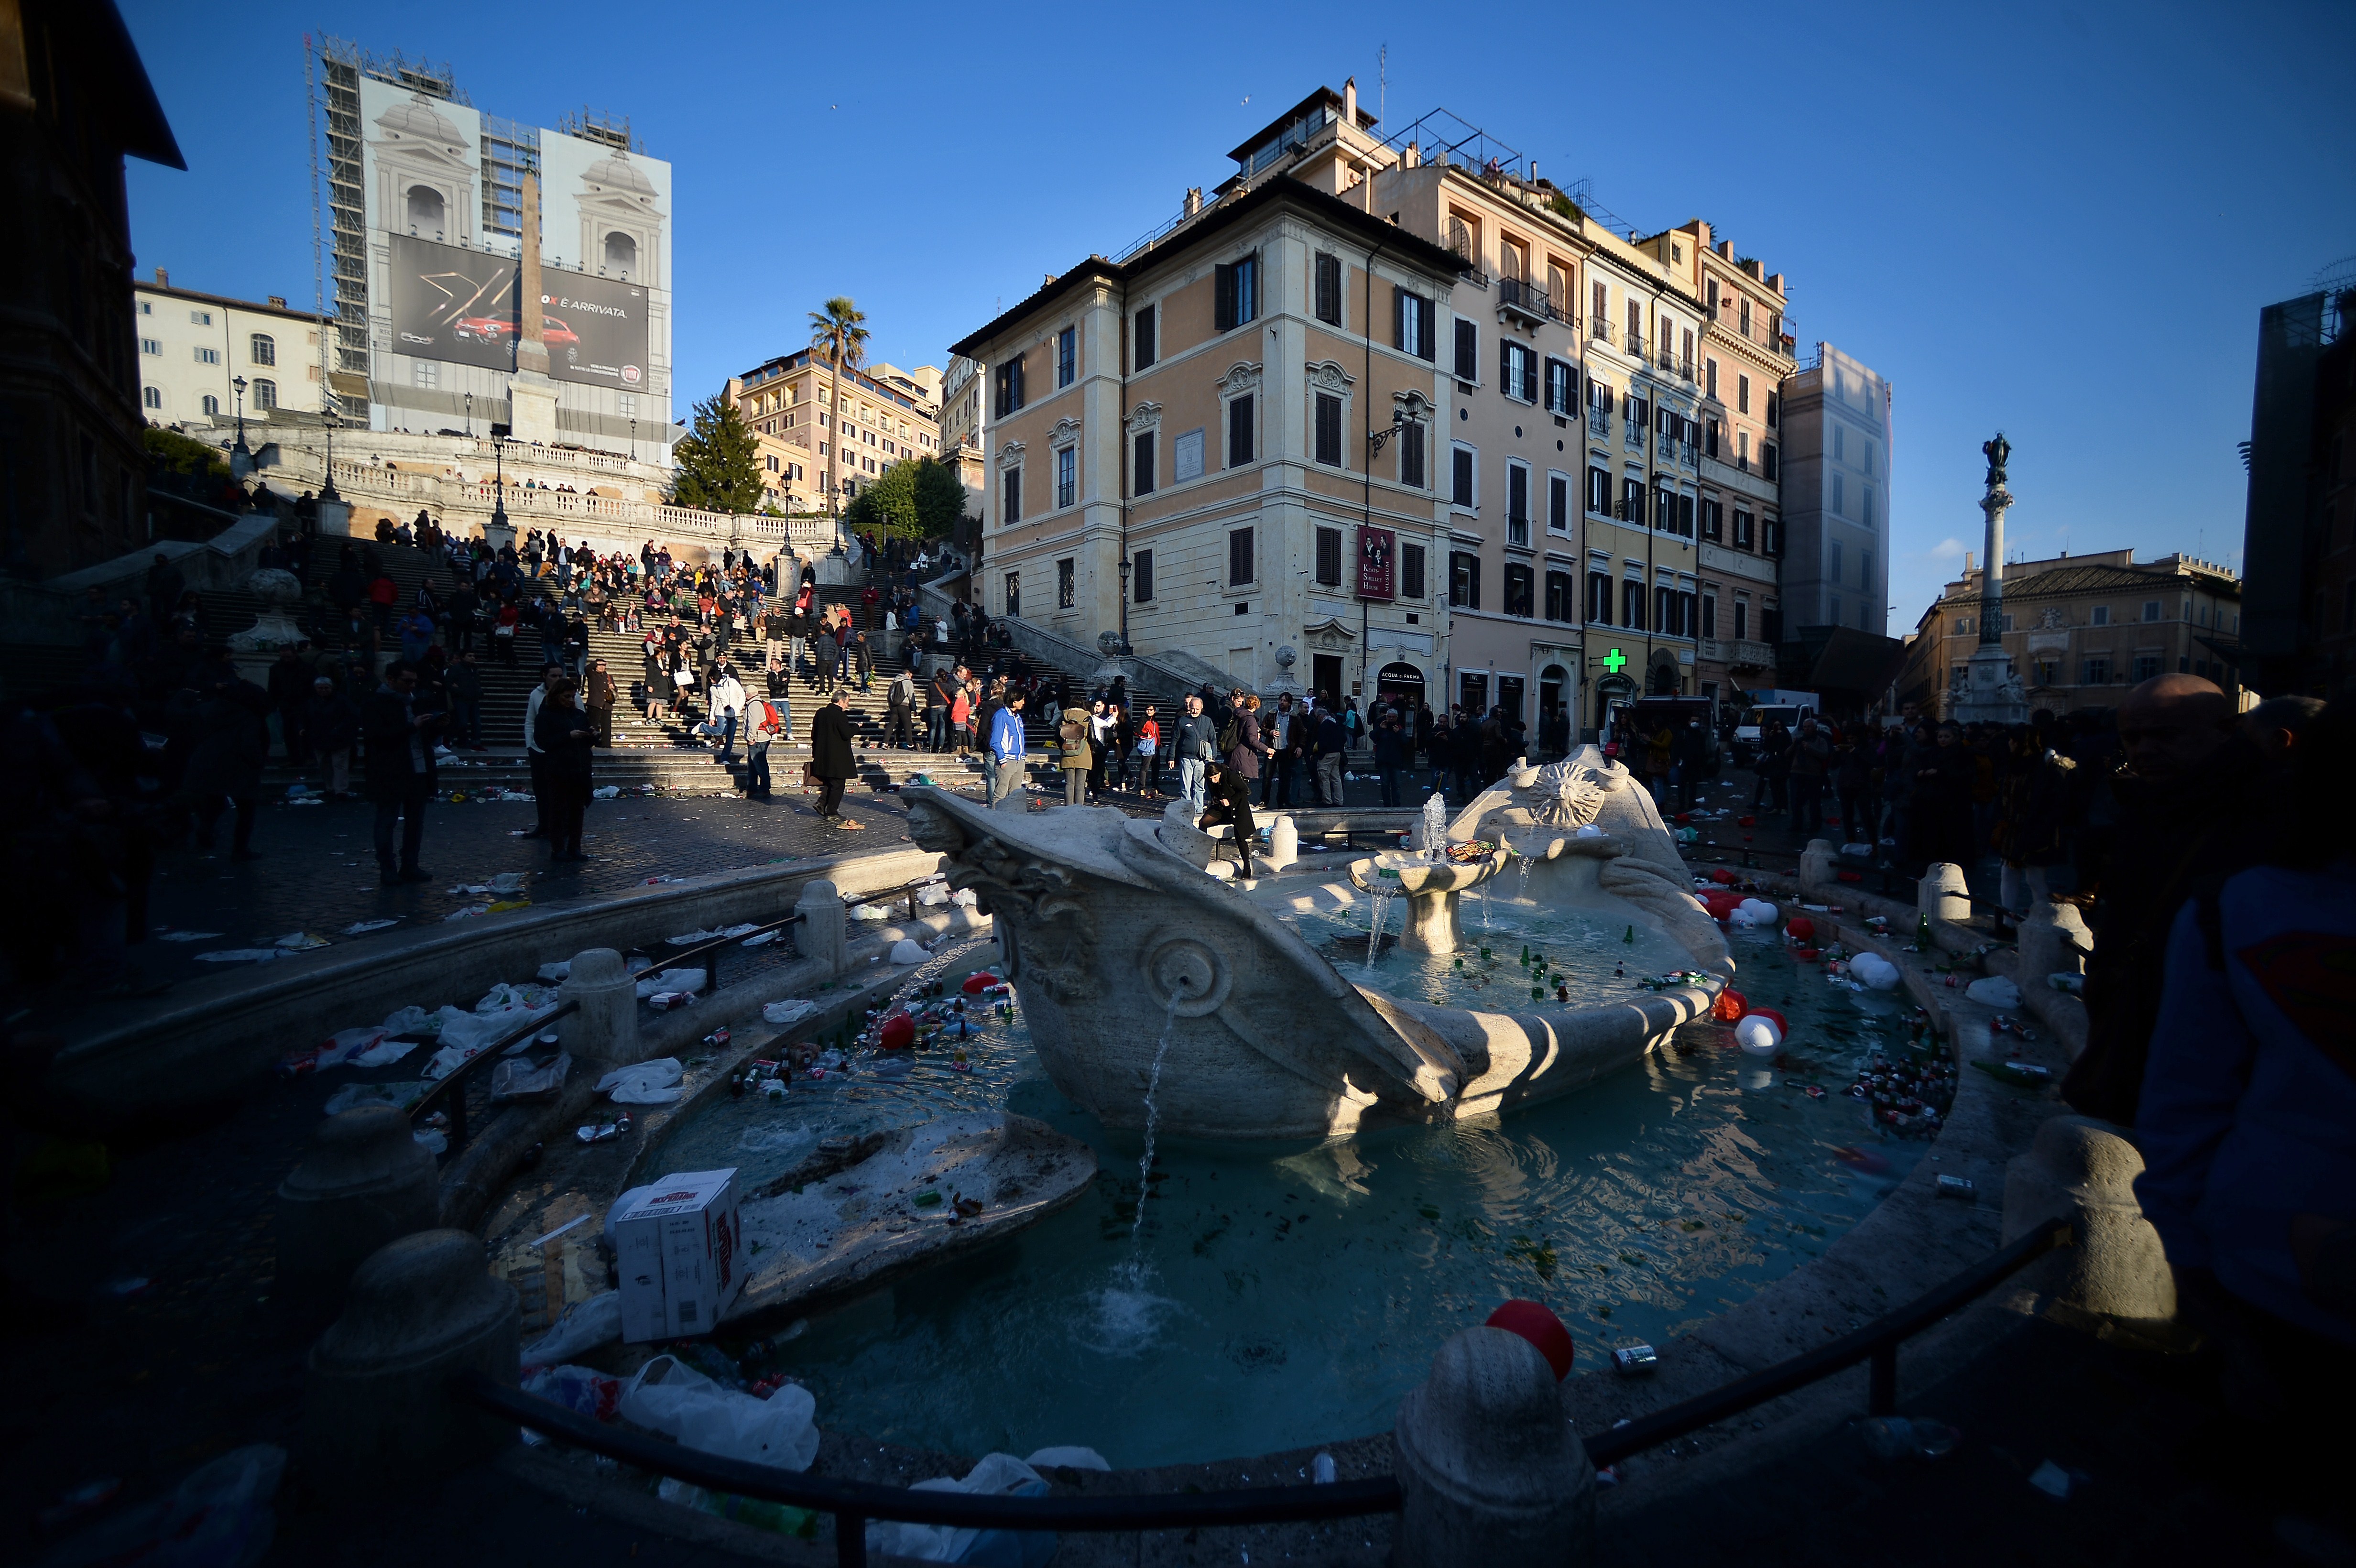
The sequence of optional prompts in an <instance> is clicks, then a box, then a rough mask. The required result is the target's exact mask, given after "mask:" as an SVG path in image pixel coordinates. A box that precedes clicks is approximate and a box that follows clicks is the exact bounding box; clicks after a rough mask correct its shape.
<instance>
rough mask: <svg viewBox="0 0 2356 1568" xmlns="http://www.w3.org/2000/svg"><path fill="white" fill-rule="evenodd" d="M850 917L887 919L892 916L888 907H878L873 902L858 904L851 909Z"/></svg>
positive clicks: (857, 918)
mask: <svg viewBox="0 0 2356 1568" xmlns="http://www.w3.org/2000/svg"><path fill="white" fill-rule="evenodd" d="M891 918H892V912H891V911H890V910H888V909H879V908H877V907H876V906H875V905H873V904H858V905H855V906H854V907H853V908H852V909H851V919H853V920H889V919H891Z"/></svg>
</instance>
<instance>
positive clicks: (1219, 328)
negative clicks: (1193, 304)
mask: <svg viewBox="0 0 2356 1568" xmlns="http://www.w3.org/2000/svg"><path fill="white" fill-rule="evenodd" d="M1211 273H1212V282H1211V330H1212V331H1214V332H1228V331H1232V330H1233V329H1234V327H1235V325H1236V269H1235V267H1234V266H1233V265H1232V264H1231V263H1229V262H1226V261H1221V262H1219V263H1218V264H1217V265H1215V266H1214V267H1213V268H1212V269H1211Z"/></svg>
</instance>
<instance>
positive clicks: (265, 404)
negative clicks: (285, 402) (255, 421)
mask: <svg viewBox="0 0 2356 1568" xmlns="http://www.w3.org/2000/svg"><path fill="white" fill-rule="evenodd" d="M277 406H278V383H277V382H275V381H273V380H269V379H257V380H256V381H255V382H254V383H253V409H254V411H255V412H256V413H260V412H261V411H262V410H264V409H274V408H276V407H277Z"/></svg>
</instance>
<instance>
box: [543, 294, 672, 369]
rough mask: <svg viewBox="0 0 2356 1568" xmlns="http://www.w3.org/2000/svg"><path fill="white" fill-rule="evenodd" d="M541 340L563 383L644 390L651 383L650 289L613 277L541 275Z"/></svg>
mask: <svg viewBox="0 0 2356 1568" xmlns="http://www.w3.org/2000/svg"><path fill="white" fill-rule="evenodd" d="M540 284H541V291H542V292H541V296H540V336H541V343H542V344H543V345H545V346H546V347H547V349H548V373H549V375H550V377H551V378H552V379H555V380H559V381H583V382H587V383H589V384H591V385H593V386H601V387H618V388H620V389H622V390H624V391H626V392H634V391H642V390H644V389H645V388H646V384H647V291H646V290H644V289H642V288H640V287H638V286H637V284H636V283H616V282H615V281H614V280H613V279H611V278H584V277H576V276H575V275H573V273H571V272H553V271H549V270H545V269H543V270H542V271H541V274H540Z"/></svg>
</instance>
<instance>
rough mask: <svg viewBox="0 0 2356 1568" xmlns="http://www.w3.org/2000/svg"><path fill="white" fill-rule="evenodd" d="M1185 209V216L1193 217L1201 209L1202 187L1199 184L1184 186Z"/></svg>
mask: <svg viewBox="0 0 2356 1568" xmlns="http://www.w3.org/2000/svg"><path fill="white" fill-rule="evenodd" d="M1185 210H1186V216H1187V217H1189V218H1192V217H1194V215H1195V214H1196V213H1198V212H1200V211H1202V210H1203V187H1201V186H1198V185H1194V186H1188V187H1186V209H1185Z"/></svg>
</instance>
